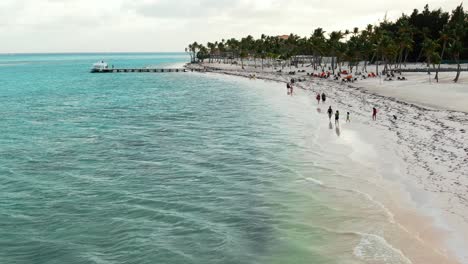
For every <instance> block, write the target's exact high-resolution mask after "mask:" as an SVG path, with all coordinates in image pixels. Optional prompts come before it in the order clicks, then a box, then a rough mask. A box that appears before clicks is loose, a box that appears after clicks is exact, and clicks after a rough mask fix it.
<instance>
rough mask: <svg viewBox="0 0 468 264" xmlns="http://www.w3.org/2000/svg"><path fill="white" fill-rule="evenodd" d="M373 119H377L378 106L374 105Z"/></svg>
mask: <svg viewBox="0 0 468 264" xmlns="http://www.w3.org/2000/svg"><path fill="white" fill-rule="evenodd" d="M372 120H374V121H375V120H377V108H375V107H372Z"/></svg>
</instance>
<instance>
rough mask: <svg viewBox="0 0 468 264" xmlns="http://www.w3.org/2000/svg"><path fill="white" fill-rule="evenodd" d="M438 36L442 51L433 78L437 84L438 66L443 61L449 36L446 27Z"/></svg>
mask: <svg viewBox="0 0 468 264" xmlns="http://www.w3.org/2000/svg"><path fill="white" fill-rule="evenodd" d="M439 34H440V37H439V41H441V42H442V51H441V52H440V60H439V65H438V66H437V70H436V76H435V79H436V81H437V82H439V71H440V64H441V63H442V60H443V59H444V54H445V49H446V48H447V43H448V41H449V40H450V35H449V31H448V28H447V26H445V27H444V29H443V30H442V31H441V32H439Z"/></svg>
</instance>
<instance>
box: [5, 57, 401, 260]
mask: <svg viewBox="0 0 468 264" xmlns="http://www.w3.org/2000/svg"><path fill="white" fill-rule="evenodd" d="M100 60H105V61H107V62H109V64H111V65H115V67H143V66H148V67H152V66H160V67H165V66H171V65H173V64H180V63H183V62H186V61H188V57H187V55H186V54H183V53H171V54H168V53H154V54H150V53H145V54H39V55H38V54H30V55H0V115H1V116H0V263H15V264H19V263H56V264H75V263H76V264H78V263H96V264H110V263H135V264H137V263H138V264H142V263H148V264H150V263H151V264H154V263H168V264H186V263H200V264H210V263H233V264H234V263H239V264H241V263H314V264H325V263H337V264H338V263H339V264H343V263H346V264H347V263H409V260H408V259H407V258H406V257H405V256H404V255H403V254H402V252H401V251H400V249H398V247H397V245H395V243H392V242H393V241H391V239H389V237H391V234H392V233H396V232H400V231H401V230H399V229H398V226H396V225H395V224H394V222H393V219H392V214H391V213H390V212H389V210H388V209H387V208H386V207H385V206H384V204H383V203H381V202H378V201H377V200H375V199H374V197H375V195H377V194H378V193H379V192H381V189H380V187H379V185H378V184H376V183H374V182H373V181H372V180H371V179H373V178H374V176H375V175H373V173H375V172H374V171H372V170H371V169H369V168H366V167H365V166H360V165H359V164H356V163H355V162H354V161H353V160H351V158H350V157H349V156H348V154H350V153H351V152H352V150H351V149H349V150H347V149H346V146H341V147H340V146H339V144H337V143H336V142H333V141H323V140H321V134H320V132H319V123H320V122H322V121H323V120H321V121H319V120H318V118H317V113H315V111H316V107H315V105H314V104H313V103H314V102H313V99H312V97H311V100H310V101H308V99H307V98H306V97H301V98H298V99H294V97H293V98H289V97H286V96H285V93H286V89H284V90H281V91H280V92H279V91H278V90H277V89H276V88H272V87H277V84H273V83H267V82H263V81H260V80H256V81H253V80H247V79H238V78H233V77H224V76H220V75H210V74H198V73H153V74H151V73H127V74H125V73H121V74H117V73H115V74H91V73H89V70H90V67H91V65H92V64H93V63H94V62H97V61H100ZM327 124H328V122H327ZM331 134H332V136H330V137H332V138H336V137H337V136H336V135H335V131H333V132H332V133H331ZM343 149H345V151H343ZM338 150H340V151H338ZM343 153H347V154H343ZM365 190H369V192H366V191H365ZM392 244H393V245H392Z"/></svg>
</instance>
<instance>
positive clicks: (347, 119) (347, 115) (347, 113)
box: [346, 112, 351, 123]
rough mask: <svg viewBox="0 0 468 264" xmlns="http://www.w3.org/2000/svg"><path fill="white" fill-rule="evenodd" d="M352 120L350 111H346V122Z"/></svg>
mask: <svg viewBox="0 0 468 264" xmlns="http://www.w3.org/2000/svg"><path fill="white" fill-rule="evenodd" d="M349 122H351V119H350V118H349V112H346V123H349Z"/></svg>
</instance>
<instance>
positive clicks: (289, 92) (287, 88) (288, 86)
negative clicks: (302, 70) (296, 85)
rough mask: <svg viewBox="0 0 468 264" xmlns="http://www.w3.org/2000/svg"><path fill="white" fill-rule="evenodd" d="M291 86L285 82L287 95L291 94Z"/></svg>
mask: <svg viewBox="0 0 468 264" xmlns="http://www.w3.org/2000/svg"><path fill="white" fill-rule="evenodd" d="M291 87H292V86H291V84H290V83H287V84H286V90H287V91H288V95H290V94H291Z"/></svg>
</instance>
